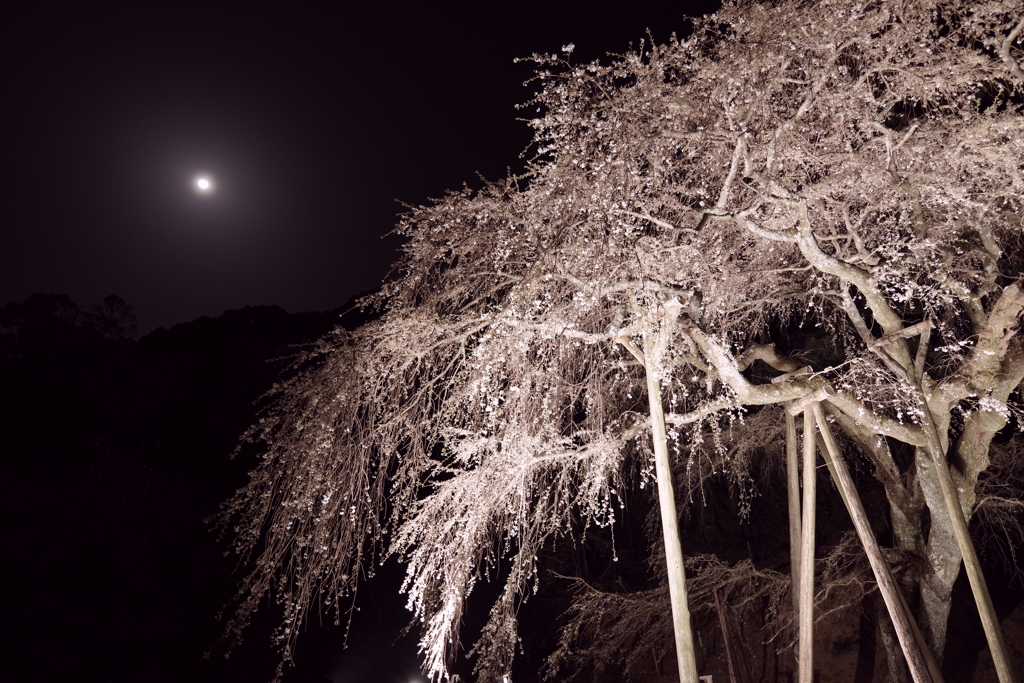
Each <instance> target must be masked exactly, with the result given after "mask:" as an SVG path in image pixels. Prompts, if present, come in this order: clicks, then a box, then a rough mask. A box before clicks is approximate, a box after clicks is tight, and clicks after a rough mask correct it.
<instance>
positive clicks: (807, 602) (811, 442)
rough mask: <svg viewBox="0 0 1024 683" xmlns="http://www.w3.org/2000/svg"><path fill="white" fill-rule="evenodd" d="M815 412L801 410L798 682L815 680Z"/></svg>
mask: <svg viewBox="0 0 1024 683" xmlns="http://www.w3.org/2000/svg"><path fill="white" fill-rule="evenodd" d="M814 446H815V439H814V414H813V413H812V412H811V411H810V410H805V411H804V499H803V522H802V523H801V525H800V531H801V542H800V655H799V660H798V661H799V667H798V668H799V679H798V680H799V683H814V522H815V516H814V515H815V505H816V498H817V487H816V485H815V484H816V481H815V476H816V475H815V471H814V450H815V448H814Z"/></svg>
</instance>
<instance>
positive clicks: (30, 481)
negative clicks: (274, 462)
mask: <svg viewBox="0 0 1024 683" xmlns="http://www.w3.org/2000/svg"><path fill="white" fill-rule="evenodd" d="M342 310H343V309H339V310H335V311H328V312H323V313H299V314H290V313H287V312H285V311H284V310H283V309H281V308H279V307H276V306H254V307H248V306H247V307H245V308H243V309H241V310H233V311H228V312H226V313H224V314H223V315H221V316H220V317H218V318H208V317H203V318H200V319H198V320H195V321H192V322H189V323H185V324H180V325H175V326H173V327H171V328H170V329H158V330H156V331H154V332H152V333H150V334H147V335H145V336H143V337H142V338H141V339H135V338H134V335H135V331H136V317H135V313H134V311H133V309H132V307H131V306H130V305H129V304H127V303H126V302H125V301H123V300H122V299H120V298H119V297H117V296H109V297H107V298H106V299H104V300H103V302H102V303H101V304H98V305H80V304H79V303H77V302H74V301H72V300H71V299H70V298H69V297H68V296H66V295H62V294H33V295H32V296H30V297H28V298H27V299H25V300H24V301H22V302H13V303H9V304H7V305H6V306H4V307H3V308H0V433H2V434H3V440H2V442H0V443H2V444H3V445H2V446H0V452H2V454H3V475H2V476H0V515H2V518H3V520H4V523H3V525H0V527H2V528H0V547H2V548H3V556H4V557H5V558H6V560H7V561H6V562H5V563H4V564H5V567H6V571H5V573H6V574H7V575H8V577H9V583H8V587H9V591H8V597H7V599H6V600H5V601H4V602H5V604H4V608H3V613H4V618H3V620H2V623H3V625H2V626H0V629H2V630H3V634H2V636H0V642H3V643H4V651H5V652H6V653H7V655H6V656H5V657H4V662H3V664H0V679H3V680H6V681H56V680H71V679H80V680H90V681H141V680H147V681H171V680H193V681H205V680H211V681H212V680H219V681H225V680H239V681H241V680H263V679H266V678H267V677H268V676H269V674H268V671H271V670H272V663H271V664H270V665H269V666H270V669H267V666H268V664H267V663H266V662H265V661H264V653H263V652H262V651H261V650H260V649H259V648H252V649H251V650H248V651H243V652H241V653H240V660H241V661H238V659H235V660H232V662H231V665H232V668H231V669H230V671H229V670H228V669H227V668H226V666H227V663H226V662H224V661H223V660H222V659H221V658H219V657H218V658H211V659H208V660H206V659H204V658H203V653H204V651H205V650H206V649H207V648H209V647H210V646H211V645H212V644H214V643H215V642H216V640H217V638H218V636H219V633H220V629H221V625H220V624H219V623H218V622H217V621H216V620H215V618H214V617H215V615H216V613H217V611H218V609H219V608H220V606H221V604H222V603H223V601H224V596H225V595H226V594H227V593H228V592H229V587H230V586H231V585H232V584H233V581H232V580H231V579H230V574H231V572H232V570H233V569H234V562H235V561H234V560H233V559H224V558H223V557H222V550H223V549H222V548H220V547H218V546H217V545H216V544H215V543H214V542H213V538H212V536H211V534H210V533H209V532H208V530H207V528H206V525H205V524H204V523H203V520H204V518H205V517H207V516H209V515H211V514H212V513H213V512H215V511H216V509H217V506H218V503H219V501H221V500H223V499H224V498H225V497H226V496H227V495H228V494H229V493H230V492H231V491H233V490H234V489H236V488H237V487H238V486H240V485H241V484H242V483H243V482H244V480H245V470H246V469H248V468H249V467H251V466H252V464H253V462H252V460H250V459H247V458H246V457H245V455H244V454H243V456H241V457H239V458H237V459H235V460H231V459H229V458H228V455H229V453H230V452H231V450H232V448H233V446H234V444H235V442H236V440H237V436H238V434H239V433H240V432H241V431H242V430H243V429H244V428H245V427H246V426H247V425H248V424H249V423H250V422H251V421H252V419H253V417H254V414H255V408H254V401H256V400H257V399H258V398H259V396H260V395H261V394H263V393H264V392H265V391H267V390H268V389H269V388H270V387H271V386H272V384H273V382H274V381H275V380H277V379H279V378H280V377H281V376H282V375H283V373H285V371H286V368H287V367H288V365H289V362H290V361H289V357H290V356H292V355H294V353H295V350H296V348H295V345H297V344H303V343H307V342H310V341H312V340H315V339H317V338H318V337H320V336H322V335H323V334H324V333H326V332H327V331H328V330H330V329H331V328H332V327H333V326H334V325H336V324H337V323H338V322H339V314H340V313H341V311H342ZM357 315H358V314H353V316H350V317H355V316H357ZM285 374H286V373H285Z"/></svg>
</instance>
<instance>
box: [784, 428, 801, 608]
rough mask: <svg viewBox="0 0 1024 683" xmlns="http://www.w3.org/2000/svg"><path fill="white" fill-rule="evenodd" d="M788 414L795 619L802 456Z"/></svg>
mask: <svg viewBox="0 0 1024 683" xmlns="http://www.w3.org/2000/svg"><path fill="white" fill-rule="evenodd" d="M785 413H786V488H787V492H788V497H789V576H790V582H791V584H792V585H791V590H792V591H793V618H794V619H796V618H797V615H799V614H800V456H799V454H798V453H797V445H796V418H795V417H793V414H792V413H790V412H789V411H788V410H786V411H785Z"/></svg>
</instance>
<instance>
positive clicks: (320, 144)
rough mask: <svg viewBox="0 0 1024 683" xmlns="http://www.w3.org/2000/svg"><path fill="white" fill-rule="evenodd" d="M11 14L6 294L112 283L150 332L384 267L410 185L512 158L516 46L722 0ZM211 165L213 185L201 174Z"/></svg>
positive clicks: (333, 293)
mask: <svg viewBox="0 0 1024 683" xmlns="http://www.w3.org/2000/svg"><path fill="white" fill-rule="evenodd" d="M21 5H22V6H21V8H20V9H18V10H15V11H14V12H12V11H11V9H10V8H7V9H6V10H5V15H4V21H3V29H2V31H3V43H4V47H3V48H2V49H3V50H4V51H5V53H6V54H5V55H4V57H3V64H2V66H0V69H2V70H3V86H2V87H3V93H4V94H3V98H2V101H3V113H2V115H0V123H2V132H0V139H2V149H3V153H2V160H3V163H2V167H3V171H2V173H3V177H2V182H0V188H2V190H0V191H2V197H0V199H2V201H0V231H2V243H0V306H2V305H3V304H4V303H6V302H8V301H14V300H19V301H20V300H22V299H24V298H25V297H26V296H27V295H29V294H31V293H33V292H60V293H66V294H69V295H70V296H71V297H72V299H73V300H75V301H76V302H78V303H79V304H89V303H96V302H99V301H100V300H101V299H102V298H103V297H104V296H106V295H108V294H111V293H116V294H118V295H119V296H121V297H122V298H124V299H125V300H127V301H128V302H129V303H131V304H133V305H134V306H135V308H136V310H137V311H138V314H139V319H140V332H143V333H145V332H147V331H149V330H151V329H152V328H154V327H156V326H166V325H170V324H174V323H177V322H183V321H187V320H191V319H194V318H196V317H198V316H200V315H218V314H219V313H220V312H221V311H223V310H225V309H229V308H238V307H241V306H243V305H246V304H252V305H256V304H277V305H280V306H283V307H285V308H286V309H288V310H289V311H301V310H327V309H331V308H334V307H337V306H339V305H341V304H343V303H344V302H345V301H347V300H348V299H349V297H351V296H352V295H353V294H355V293H357V292H359V291H361V290H365V289H369V288H372V287H375V286H376V285H377V284H378V283H379V282H380V281H381V279H382V278H383V277H384V276H385V275H386V273H387V270H388V265H389V264H390V262H391V261H392V259H393V255H394V248H395V246H396V245H397V240H395V239H394V238H391V239H385V240H382V239H381V236H382V235H384V234H386V233H387V232H388V231H389V230H390V229H391V227H392V226H393V224H394V220H395V214H396V212H398V211H399V210H400V206H399V205H398V204H397V203H396V202H395V199H400V200H402V201H405V202H409V203H414V204H417V203H423V202H425V201H427V199H428V198H430V197H436V196H439V195H440V194H442V193H443V192H444V190H445V189H447V188H457V187H459V186H460V185H461V184H462V183H463V182H466V181H469V182H470V183H471V184H473V183H475V182H476V181H475V178H476V174H477V172H480V173H483V174H484V175H485V176H486V177H488V178H498V177H500V176H503V175H504V173H505V168H506V167H507V166H509V165H515V164H516V163H518V154H519V152H520V151H522V149H523V148H524V147H525V145H526V144H527V142H528V140H529V131H528V129H527V128H526V126H525V124H523V123H521V122H519V121H517V120H516V117H517V116H518V113H517V111H516V110H515V105H516V104H517V103H520V102H522V101H523V100H525V99H527V97H528V90H527V89H526V88H524V87H523V86H522V83H523V81H524V80H525V79H526V78H527V77H528V76H529V75H530V73H531V71H530V66H529V65H526V64H519V65H514V64H513V59H514V58H516V57H523V56H528V55H530V54H531V53H533V52H535V51H548V52H551V51H558V50H559V49H560V47H561V46H562V45H563V44H565V43H569V42H573V43H575V45H576V46H577V47H576V51H575V53H574V59H577V60H579V59H586V60H589V59H592V58H596V57H599V56H602V55H604V54H605V53H606V52H609V51H612V52H615V51H623V50H625V49H626V48H627V46H628V45H629V43H630V42H636V41H639V40H640V39H642V38H643V37H644V36H645V32H646V30H647V29H648V28H650V30H651V31H652V32H653V35H654V36H655V38H656V39H658V40H661V41H664V40H666V39H668V37H669V36H670V35H671V33H672V32H673V31H684V30H685V27H686V25H687V22H686V19H685V15H686V14H687V13H690V14H694V13H696V14H700V13H703V12H704V11H706V10H707V9H708V3H687V2H682V3H678V2H675V3H643V4H635V5H628V4H627V3H621V2H619V3H614V4H609V5H606V6H602V5H599V4H594V3H579V4H575V5H571V4H562V5H560V4H557V3H546V2H534V3H518V4H509V3H495V4H493V5H488V4H485V3H472V4H468V3H467V4H454V3H417V4H415V5H409V6H407V5H399V4H394V3H387V2H381V3H378V4H376V5H373V6H372V7H358V6H355V5H347V4H342V3H331V4H328V3H321V4H319V5H313V6H302V5H298V4H295V3H287V4H285V3H280V4H270V3H238V4H235V5H228V4H218V3H212V4H182V3H166V2H165V3H133V4H132V5H130V6H124V7H117V6H114V5H109V4H103V3H65V4H64V5H63V6H61V5H43V4H41V3H21ZM199 172H208V173H210V174H212V176H213V177H214V178H215V179H216V182H217V191H216V193H215V194H213V195H211V196H208V197H199V196H197V195H196V194H195V193H194V192H193V190H192V188H191V182H192V181H193V178H194V176H195V175H196V174H197V173H199Z"/></svg>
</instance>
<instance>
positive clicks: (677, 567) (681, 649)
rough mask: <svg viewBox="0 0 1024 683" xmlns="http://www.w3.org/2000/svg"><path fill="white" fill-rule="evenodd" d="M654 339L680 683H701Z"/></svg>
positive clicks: (655, 422)
mask: <svg viewBox="0 0 1024 683" xmlns="http://www.w3.org/2000/svg"><path fill="white" fill-rule="evenodd" d="M653 352H654V348H653V342H652V341H650V340H646V341H645V344H644V355H645V356H646V357H647V359H648V362H647V372H646V375H647V403H648V406H649V409H650V413H651V432H652V437H653V441H654V469H655V473H656V476H657V479H658V503H659V505H660V509H661V529H662V534H663V536H664V540H665V562H666V564H667V570H668V593H669V600H670V601H671V603H672V626H673V630H674V632H675V639H676V659H677V661H678V664H679V680H680V683H698V678H697V654H696V651H695V649H694V647H693V628H692V626H691V624H690V608H689V604H688V600H687V595H686V574H685V571H684V568H683V546H682V543H681V542H680V540H679V517H678V516H677V513H676V497H675V489H674V487H673V485H672V463H671V461H670V460H669V457H668V435H667V433H666V429H665V409H664V406H663V405H662V402H661V382H660V381H659V380H658V377H657V375H656V374H655V365H656V364H655V363H653V362H651V359H652V358H653V357H654V353H653Z"/></svg>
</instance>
